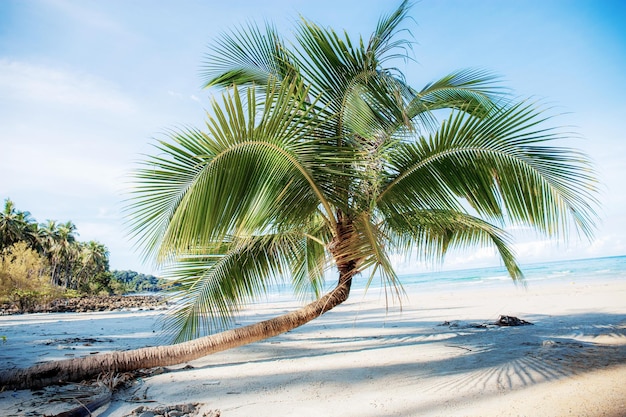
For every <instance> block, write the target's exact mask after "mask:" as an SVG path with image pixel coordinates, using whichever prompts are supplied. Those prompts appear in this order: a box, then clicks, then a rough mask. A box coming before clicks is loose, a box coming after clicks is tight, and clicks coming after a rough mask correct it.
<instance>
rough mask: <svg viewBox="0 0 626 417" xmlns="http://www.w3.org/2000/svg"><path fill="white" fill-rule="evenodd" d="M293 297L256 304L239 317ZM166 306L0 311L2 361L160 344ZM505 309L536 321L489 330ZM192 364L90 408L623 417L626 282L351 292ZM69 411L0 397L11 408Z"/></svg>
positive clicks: (2, 411)
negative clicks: (280, 331) (303, 321)
mask: <svg viewBox="0 0 626 417" xmlns="http://www.w3.org/2000/svg"><path fill="white" fill-rule="evenodd" d="M297 305H298V304H297V303H295V302H293V301H288V300H287V298H286V297H282V298H280V299H277V300H272V302H271V303H268V304H257V305H254V306H250V307H249V308H248V309H247V310H246V312H245V314H244V315H243V316H242V317H241V319H239V320H238V321H237V323H238V324H239V325H245V324H247V323H251V322H254V321H258V320H260V319H263V318H267V317H271V316H274V315H277V314H281V313H283V312H286V311H289V310H291V309H293V308H295V307H296V306H297ZM162 314H163V311H127V312H107V313H81V314H75V313H65V314H33V315H24V316H3V317H0V335H4V336H6V342H4V343H2V344H1V346H0V364H1V365H0V366H1V367H2V369H7V368H11V367H15V366H19V367H25V366H29V365H32V364H34V363H36V362H39V361H46V360H54V359H63V358H68V357H73V356H79V355H88V354H92V353H94V352H104V351H107V350H111V349H129V348H135V347H140V346H152V345H156V344H158V343H160V341H161V339H162V336H161V335H160V334H159V329H160V325H159V318H160V317H161V315H162ZM500 315H510V316H516V317H519V318H521V319H524V320H527V321H530V322H532V323H533V325H529V326H519V327H498V326H493V325H490V323H493V322H494V321H495V320H497V319H498V317H499V316H500ZM186 365H187V366H185V365H181V366H179V367H174V368H169V369H167V370H165V371H166V372H163V373H160V374H156V375H152V376H148V377H145V378H139V379H138V380H136V381H134V382H133V383H132V384H131V386H130V387H129V388H127V389H125V390H123V391H120V392H117V393H116V394H115V395H114V396H113V399H112V401H111V402H109V403H108V404H106V406H104V407H102V408H101V409H99V410H98V412H96V413H94V415H98V416H126V415H128V414H130V413H131V412H132V411H133V410H135V409H136V408H137V407H139V406H142V405H143V406H148V407H156V406H159V405H175V404H184V403H199V404H201V406H200V412H199V413H198V415H200V416H201V415H203V413H207V415H208V413H209V411H210V410H219V411H220V413H221V416H224V417H243V416H258V417H265V416H329V415H334V416H361V417H363V416H608V417H617V416H626V282H623V281H620V280H605V281H594V282H568V283H563V282H559V283H547V282H546V283H541V282H538V283H530V284H529V286H528V288H526V289H523V288H518V287H515V286H514V285H513V284H510V283H507V284H506V285H505V284H499V285H490V286H480V285H473V286H465V287H462V286H458V287H447V288H439V289H436V290H430V289H428V288H425V287H424V286H420V287H408V288H407V299H406V300H405V301H404V303H403V306H402V309H400V308H399V307H398V306H397V305H395V306H390V307H389V309H388V310H386V308H385V298H384V295H383V294H381V293H380V291H378V290H370V291H369V292H368V294H367V295H363V293H362V292H359V291H355V292H354V293H353V294H352V295H351V298H350V300H349V301H348V302H346V303H344V304H343V305H341V306H339V307H337V308H336V309H335V310H333V311H331V312H329V313H327V314H326V315H324V316H322V317H320V318H318V319H317V320H315V321H313V322H311V323H309V324H307V325H305V326H303V327H301V328H299V329H296V330H294V331H291V332H289V333H287V334H284V335H281V336H278V337H275V338H272V339H269V340H266V341H262V342H258V343H254V344H251V345H248V346H244V347H241V348H237V349H233V350H230V351H226V352H222V353H218V354H214V355H211V356H207V357H205V358H202V359H199V360H196V361H193V362H190V363H189V364H186ZM53 408H54V410H53ZM61 408H62V404H56V403H52V402H50V401H48V402H47V403H42V401H41V400H39V403H38V402H37V396H36V395H34V394H33V393H32V392H30V391H10V392H2V393H0V415H3V416H26V415H37V414H36V413H41V414H49V415H50V414H52V413H53V412H54V413H58V412H59V411H58V410H60V409H61ZM18 410H19V411H18Z"/></svg>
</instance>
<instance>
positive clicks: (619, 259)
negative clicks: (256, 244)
mask: <svg viewBox="0 0 626 417" xmlns="http://www.w3.org/2000/svg"><path fill="white" fill-rule="evenodd" d="M520 268H521V270H522V273H523V274H524V279H523V280H522V281H521V282H519V283H517V285H526V286H528V287H533V286H534V285H537V284H544V283H553V284H571V283H579V284H583V283H593V282H594V281H596V282H598V281H612V280H626V256H613V257H605V258H593V259H578V260H569V261H558V262H544V263H527V264H521V265H520ZM336 278H337V277H336V273H330V274H329V275H328V276H327V278H326V284H325V288H324V290H325V291H327V290H330V289H332V288H333V287H334V286H335V285H336ZM368 280H369V275H368V274H367V273H362V274H361V275H359V276H357V277H356V278H355V279H354V281H353V284H352V289H353V290H363V289H365V287H366V286H367V287H368V290H377V289H380V288H382V287H383V286H385V283H384V282H383V281H382V280H381V278H380V277H379V276H374V277H373V278H372V280H371V282H370V283H369V285H368ZM398 282H399V283H400V284H401V285H402V287H403V288H404V289H405V290H411V289H416V290H419V291H430V290H433V291H437V290H447V289H452V288H459V289H460V288H461V287H468V286H480V287H492V286H510V285H516V284H515V283H514V282H513V280H512V279H511V277H510V276H509V274H508V272H507V270H506V268H505V267H504V266H499V267H486V268H473V269H459V270H450V271H435V272H422V273H412V274H402V275H399V276H398ZM269 290H270V291H269V293H270V294H269V295H270V296H273V297H279V298H280V297H287V298H288V297H290V296H293V292H292V288H291V285H290V284H289V283H286V282H283V283H280V284H274V285H270V288H269Z"/></svg>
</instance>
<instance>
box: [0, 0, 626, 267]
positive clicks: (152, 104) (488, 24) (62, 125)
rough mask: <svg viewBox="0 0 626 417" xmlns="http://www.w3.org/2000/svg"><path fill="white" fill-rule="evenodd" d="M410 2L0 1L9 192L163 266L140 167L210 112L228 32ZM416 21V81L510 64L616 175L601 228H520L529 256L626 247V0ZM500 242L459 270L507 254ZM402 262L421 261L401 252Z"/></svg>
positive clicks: (422, 6) (490, 0) (443, 5)
mask: <svg viewBox="0 0 626 417" xmlns="http://www.w3.org/2000/svg"><path fill="white" fill-rule="evenodd" d="M398 3H399V2H397V1H385V2H383V1H373V0H371V1H370V0H358V1H355V0H334V1H329V0H318V1H315V2H310V1H303V0H292V1H287V0H284V1H279V0H272V1H265V2H249V1H243V0H231V1H228V2H222V1H219V2H218V1H212V0H205V1H200V0H195V1H194V0H181V1H176V2H173V1H162V0H106V1H93V0H71V1H70V0H2V1H0V198H2V199H3V200H4V199H5V198H7V197H9V198H11V199H12V200H13V201H14V202H15V203H16V205H17V208H18V209H20V210H28V211H30V212H31V214H32V216H33V217H34V218H35V219H37V221H39V222H44V221H45V220H47V219H54V220H59V221H67V220H72V221H73V222H74V223H75V224H76V225H77V227H78V232H79V234H80V236H79V239H80V240H97V241H99V242H101V243H104V244H105V245H106V246H107V247H108V248H109V250H110V258H111V267H112V268H113V269H134V270H138V271H142V272H154V270H153V267H152V265H151V264H150V263H142V260H141V259H140V257H139V255H138V252H137V251H135V250H134V249H133V248H132V245H131V242H129V240H128V238H127V237H126V233H125V231H124V224H123V221H124V220H123V215H122V212H121V209H122V208H123V200H124V196H125V194H124V192H125V191H124V190H125V189H127V187H128V183H127V182H128V173H129V172H130V171H131V170H132V169H133V168H134V167H135V166H136V165H135V164H136V162H137V161H138V160H140V159H141V158H142V157H141V154H145V153H150V152H151V147H150V143H151V141H152V139H153V138H160V137H163V132H165V131H166V130H167V129H169V128H172V127H180V126H202V123H203V119H204V111H205V109H206V108H208V102H209V101H208V97H209V96H210V94H212V93H213V92H212V91H207V90H202V89H201V88H200V85H201V79H200V75H199V73H200V66H201V64H202V60H203V56H204V54H205V53H206V51H207V45H209V44H210V43H211V41H212V39H214V38H215V37H216V36H217V35H218V34H219V33H221V32H223V31H225V30H228V29H229V28H230V27H232V26H234V25H242V24H246V23H247V22H249V21H257V22H263V21H264V20H270V21H272V22H274V23H275V24H276V25H277V26H278V27H279V28H280V29H281V30H282V31H283V32H284V33H286V34H288V33H289V31H290V30H291V28H293V26H294V25H293V23H294V22H295V21H296V20H297V19H298V16H299V15H302V16H305V17H307V18H309V19H310V20H313V21H315V22H317V23H319V24H322V25H325V26H331V27H333V28H335V29H336V30H342V29H345V30H346V31H348V33H350V34H351V35H353V36H356V35H357V34H363V35H364V37H368V35H369V33H371V31H372V30H373V28H374V27H375V24H376V21H377V19H378V17H379V16H380V15H381V14H382V13H386V12H390V11H392V10H393V9H394V8H395V7H396V6H397V4H398ZM411 15H412V17H413V19H414V22H413V23H412V24H410V25H409V26H408V28H409V29H410V32H411V34H412V35H413V37H414V39H415V41H416V45H415V47H414V51H413V55H414V56H413V57H414V62H408V63H407V64H406V65H405V64H403V66H402V67H401V69H402V70H403V71H404V72H405V74H406V75H407V78H408V80H409V81H410V82H411V84H412V85H414V86H415V87H421V86H423V85H424V84H426V83H428V82H430V81H432V80H434V79H436V78H439V77H441V76H443V75H445V74H447V73H449V72H451V71H453V70H457V69H461V68H468V67H471V68H481V69H487V70H489V71H492V72H493V73H496V74H499V75H501V76H502V78H503V80H504V84H505V85H506V86H508V87H510V88H511V89H512V90H513V92H514V94H516V95H518V96H520V97H532V98H534V99H537V100H541V101H542V102H543V103H546V104H547V105H550V106H552V107H553V109H554V110H553V112H554V113H563V115H561V116H559V117H558V118H557V119H556V120H555V122H554V123H555V124H558V125H563V126H571V129H572V130H573V131H575V132H576V133H577V134H578V136H580V138H573V139H572V140H571V141H568V143H566V145H568V146H572V147H577V148H581V149H583V150H584V151H586V152H587V153H588V154H590V156H591V157H592V159H593V160H594V161H595V163H596V167H597V170H598V174H599V178H600V180H601V182H602V193H601V196H600V200H601V203H602V208H601V210H600V217H601V224H600V227H599V228H598V232H597V234H596V237H595V239H594V240H593V241H592V242H589V241H586V240H582V241H577V240H576V239H573V240H571V241H570V242H569V243H567V244H566V243H563V242H554V241H551V242H548V241H546V239H544V238H543V237H541V236H535V235H533V234H528V233H524V232H520V231H515V230H511V231H512V232H513V233H514V234H515V235H516V237H517V245H516V249H517V252H518V255H519V258H520V260H521V261H522V263H532V262H540V261H545V260H550V259H555V260H556V259H576V258H587V257H596V256H611V255H624V254H626V216H625V214H626V210H625V208H626V157H625V155H626V141H625V140H624V136H625V135H624V134H623V131H624V129H623V128H622V125H621V123H623V121H624V118H625V117H626V100H625V98H626V75H625V74H626V71H625V70H624V69H625V68H626V29H625V28H626V2H623V1H595V0H588V1H576V0H567V1H557V0H552V1H548V2H546V1H543V0H524V1H507V2H503V1H496V0H477V1H471V2H470V1H463V0H448V1H444V0H422V1H420V2H416V4H415V5H414V6H413V8H412V10H411ZM497 264H498V261H497V259H496V258H495V257H494V256H493V254H492V253H491V251H489V250H471V251H466V252H460V253H454V254H451V255H450V256H449V257H448V258H447V260H446V263H445V264H444V265H443V268H445V269H452V268H466V267H474V266H485V265H497ZM398 268H399V272H400V273H406V272H411V271H415V270H419V269H418V268H420V265H418V264H417V263H415V262H414V261H413V260H410V261H406V260H403V259H399V260H398Z"/></svg>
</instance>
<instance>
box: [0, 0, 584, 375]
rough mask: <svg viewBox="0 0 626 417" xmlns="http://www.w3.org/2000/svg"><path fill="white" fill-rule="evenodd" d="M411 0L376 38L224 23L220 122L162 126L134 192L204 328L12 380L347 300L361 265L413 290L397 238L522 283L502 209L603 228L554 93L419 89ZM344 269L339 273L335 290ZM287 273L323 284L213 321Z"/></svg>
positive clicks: (417, 249)
mask: <svg viewBox="0 0 626 417" xmlns="http://www.w3.org/2000/svg"><path fill="white" fill-rule="evenodd" d="M408 9H409V5H408V3H407V2H406V1H405V2H402V4H401V5H400V6H399V8H398V9H397V10H395V11H394V12H393V13H391V14H390V15H388V16H383V17H382V18H381V19H380V21H379V23H378V25H377V27H376V28H375V30H374V32H373V34H372V35H371V37H370V38H369V39H368V40H365V39H358V40H356V41H353V40H351V39H350V38H349V37H348V36H347V35H340V34H338V33H336V32H335V31H333V30H332V29H325V28H321V27H319V26H318V25H316V24H314V23H312V22H310V21H307V20H306V19H302V21H301V22H300V23H299V25H298V27H297V30H296V33H295V39H294V43H293V44H289V43H287V42H285V41H284V40H283V39H281V37H280V36H279V34H278V33H277V32H276V30H275V29H274V28H273V27H272V26H269V25H268V26H266V27H264V28H259V27H257V26H254V25H250V26H248V27H245V28H242V29H239V30H235V31H233V32H231V33H228V34H225V35H223V36H222V37H221V38H219V39H218V40H217V42H216V44H215V46H214V47H213V48H212V49H211V51H210V53H209V54H208V56H207V60H206V66H205V76H206V86H207V87H217V88H223V93H222V96H221V99H219V100H218V99H216V100H214V102H213V104H212V107H211V109H210V111H209V116H208V120H207V124H206V129H205V130H199V129H182V130H180V131H175V132H172V133H171V135H170V137H168V138H166V139H164V140H162V141H159V143H157V145H156V148H157V149H156V151H155V155H154V156H152V157H148V159H147V160H146V161H145V164H144V165H143V167H142V168H140V169H139V170H138V171H137V174H136V177H135V179H136V184H137V185H136V188H135V191H134V194H133V195H132V197H131V202H130V206H129V214H130V216H131V219H132V220H131V226H132V227H131V231H132V234H133V236H134V237H135V238H136V239H137V242H138V244H139V245H140V246H141V247H142V248H143V249H144V254H145V255H146V256H147V257H155V258H156V259H157V260H158V261H160V262H161V263H162V264H164V265H165V269H164V271H165V272H166V273H167V274H168V275H169V276H170V277H173V278H176V279H177V280H178V281H179V283H180V285H181V286H180V287H179V288H181V289H182V291H181V293H180V303H179V305H180V307H179V308H178V310H176V312H175V314H174V316H173V319H172V321H171V322H170V329H171V330H173V331H174V332H175V336H176V340H177V341H184V340H188V339H194V338H196V339H194V340H191V341H186V342H183V343H179V344H175V345H171V346H160V347H154V348H145V349H140V350H136V351H126V352H115V353H111V354H106V355H103V356H98V357H94V356H92V357H89V358H84V359H72V360H68V361H66V362H63V363H54V364H44V365H39V366H37V367H36V368H33V369H31V370H27V371H26V372H14V373H12V374H11V375H10V376H9V377H6V378H4V379H3V378H0V383H2V384H5V385H11V384H15V385H19V384H22V386H23V385H28V384H35V383H36V382H37V381H39V382H40V383H46V382H50V381H51V380H60V379H63V380H65V379H76V378H84V377H85V376H86V375H90V374H94V373H97V372H100V371H102V370H103V369H107V370H113V371H125V370H130V369H138V368H145V367H153V366H164V365H171V364H174V363H182V362H185V361H188V360H191V359H194V358H198V357H201V356H204V355H206V354H209V353H212V352H216V351H220V350H224V349H228V348H230V347H234V346H239V345H242V344H245V343H250V342H253V341H256V340H261V339H264V338H267V337H271V336H275V335H277V334H280V333H282V332H285V331H288V330H290V329H293V328H294V327H297V326H300V325H302V324H304V323H306V322H308V321H310V320H313V319H314V318H316V317H318V316H320V315H321V314H324V313H325V312H327V311H329V310H331V309H332V308H334V307H336V306H337V305H339V304H341V303H342V302H344V301H345V300H346V299H347V298H348V296H349V294H350V289H351V286H352V282H353V281H354V280H356V279H362V280H364V281H365V283H366V284H367V285H369V283H370V282H371V281H372V280H373V279H374V277H381V279H382V282H383V284H384V285H385V287H386V288H388V289H389V291H390V292H389V294H390V295H391V296H393V297H396V298H398V299H400V298H401V297H402V287H401V283H400V282H399V280H398V277H397V275H396V273H395V272H394V269H393V265H392V263H391V261H390V255H391V254H394V253H404V254H406V255H407V256H417V257H419V258H420V259H429V260H433V259H440V258H441V257H442V256H443V255H444V254H445V253H446V252H447V251H448V249H450V248H453V247H468V246H470V247H471V246H476V245H492V246H494V247H495V248H496V249H497V250H498V252H499V254H500V256H501V258H502V262H503V264H504V265H505V266H506V268H507V270H508V272H509V274H510V276H511V277H512V279H513V280H515V281H518V282H519V281H521V280H522V279H523V276H522V272H521V270H520V268H519V266H518V264H517V262H516V260H515V257H514V254H513V251H512V249H511V239H510V236H509V235H508V234H507V233H506V231H505V229H504V228H505V227H506V225H510V224H513V225H526V226H528V227H532V228H534V229H536V230H538V231H539V232H541V233H545V234H547V235H550V236H567V235H568V232H569V231H570V229H571V228H573V229H575V230H578V231H580V232H582V233H583V234H587V235H590V234H591V233H592V231H593V227H594V218H595V216H594V210H593V208H594V204H595V199H594V193H595V188H594V187H595V180H594V177H593V173H592V172H591V169H590V165H589V162H588V160H587V159H586V157H585V156H584V155H582V154H580V153H579V152H576V151H574V150H570V149H566V148H562V147H556V146H554V144H553V143H552V142H553V141H554V140H557V139H559V138H562V137H563V136H562V135H561V134H560V133H559V132H558V131H557V130H554V129H551V128H550V127H549V126H548V125H547V122H548V120H547V119H549V118H548V117H547V116H545V115H544V113H543V111H542V110H541V109H538V108H537V107H536V106H535V105H534V104H533V103H529V102H525V101H521V102H515V101H513V100H512V99H511V98H510V97H508V96H506V95H505V94H504V93H503V92H502V89H501V88H500V85H499V83H498V82H497V80H496V79H495V78H494V77H492V76H490V75H488V74H486V73H484V72H480V71H472V70H465V71H458V72H454V73H452V74H450V75H447V76H445V77H443V78H441V79H440V80H436V81H434V82H432V83H429V84H428V85H426V86H425V87H424V88H422V89H419V90H418V89H415V88H413V87H411V86H410V85H409V84H408V83H407V82H406V80H405V78H404V77H403V75H402V73H401V72H400V71H398V70H397V69H395V68H394V67H393V64H394V62H398V59H401V58H405V57H406V56H407V53H408V52H409V50H410V46H411V44H410V42H408V41H406V40H405V39H403V38H401V37H400V35H401V34H402V33H404V32H403V31H402V27H401V24H402V23H403V22H405V21H406V19H407V13H408ZM437 116H443V117H444V119H443V121H441V122H438V121H437V120H438V118H437ZM333 270H336V271H337V279H336V285H335V286H334V287H333V288H332V289H331V290H330V291H328V292H327V293H325V294H324V295H321V294H322V292H323V291H324V282H325V281H324V277H325V275H326V274H327V273H330V272H332V271H333ZM282 280H288V281H289V282H291V283H292V284H293V287H294V289H295V291H296V293H297V294H298V295H307V294H309V295H310V294H312V296H313V298H314V300H313V301H312V302H310V303H309V304H306V305H305V306H304V307H302V308H301V309H299V310H297V311H294V312H291V313H288V314H285V315H283V316H280V317H277V318H274V319H270V320H267V321H264V322H261V323H257V324H253V325H250V326H246V327H238V328H234V329H231V330H227V331H224V332H221V333H217V334H210V335H208V336H204V337H199V336H203V335H204V334H207V333H212V332H213V331H215V330H216V329H219V328H221V327H223V326H225V325H228V324H229V323H230V321H229V318H230V317H232V316H233V314H235V313H236V312H237V311H238V309H239V308H240V307H241V306H242V305H244V304H245V303H246V302H248V301H250V300H253V299H255V298H257V297H259V296H261V295H263V294H264V293H265V292H266V291H267V289H268V288H269V287H270V285H271V284H272V283H274V282H277V281H282ZM198 337H199V338H198ZM50 375H52V377H50ZM7 381H9V382H7ZM41 381H44V382H41Z"/></svg>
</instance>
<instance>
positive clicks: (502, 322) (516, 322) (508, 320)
mask: <svg viewBox="0 0 626 417" xmlns="http://www.w3.org/2000/svg"><path fill="white" fill-rule="evenodd" d="M494 324H495V325H496V326H528V325H532V323H531V322H529V321H526V320H522V319H520V318H517V317H515V316H500V318H498V320H496V322H495V323H494Z"/></svg>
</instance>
